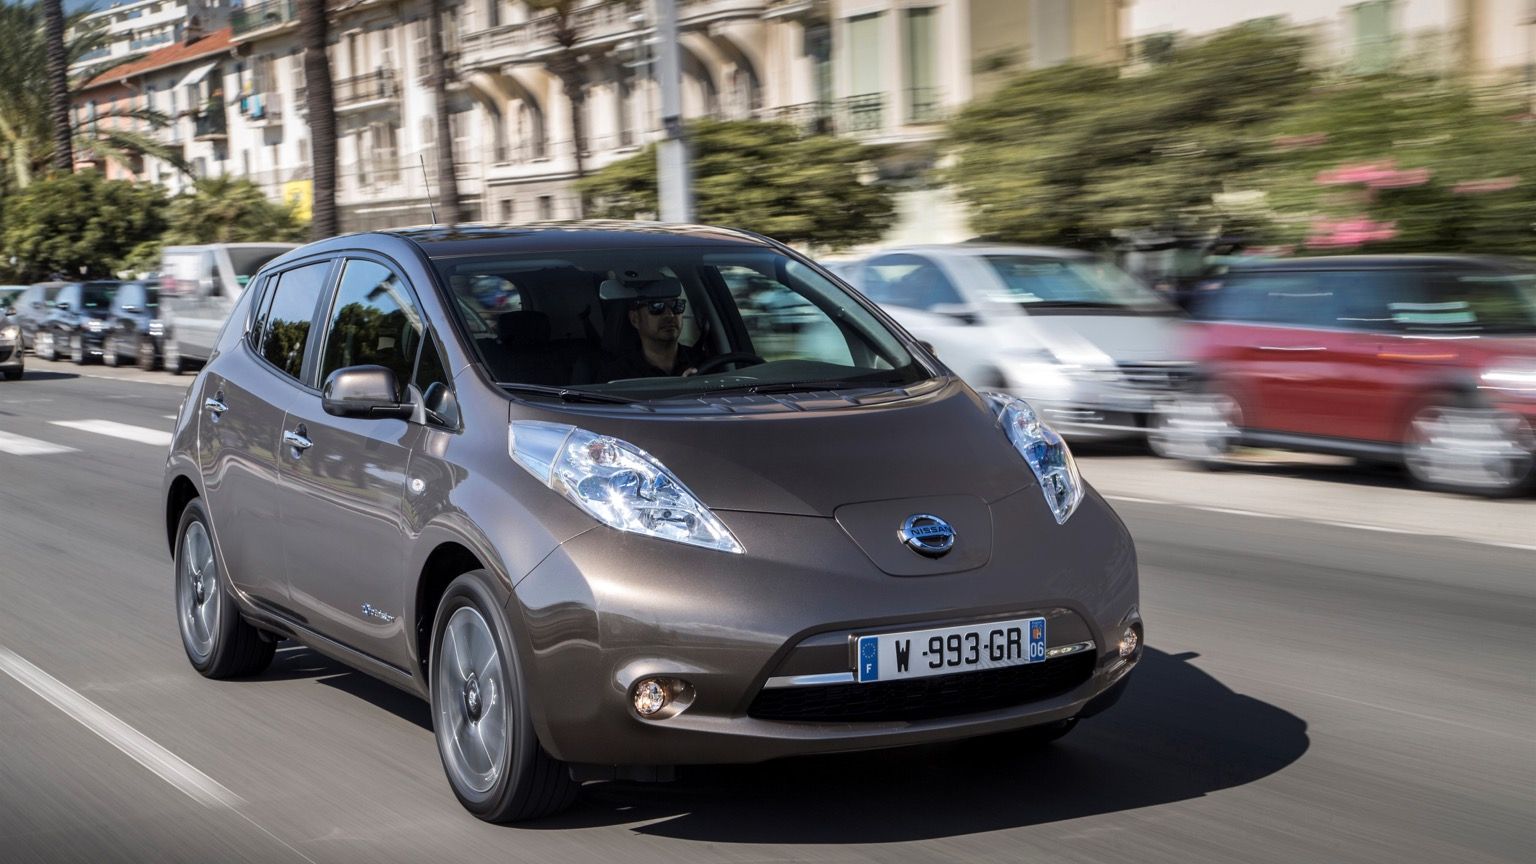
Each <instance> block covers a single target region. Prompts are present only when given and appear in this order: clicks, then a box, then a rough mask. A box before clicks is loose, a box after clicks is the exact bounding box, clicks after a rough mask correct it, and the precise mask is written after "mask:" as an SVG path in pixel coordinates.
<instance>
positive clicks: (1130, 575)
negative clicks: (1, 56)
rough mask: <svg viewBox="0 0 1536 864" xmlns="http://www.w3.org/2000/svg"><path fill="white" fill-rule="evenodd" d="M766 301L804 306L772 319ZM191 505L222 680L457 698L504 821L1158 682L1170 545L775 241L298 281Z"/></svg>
mask: <svg viewBox="0 0 1536 864" xmlns="http://www.w3.org/2000/svg"><path fill="white" fill-rule="evenodd" d="M763 281H768V282H772V283H773V286H774V287H775V290H777V291H782V292H787V293H790V294H793V295H794V296H795V297H796V298H799V300H801V301H803V302H797V303H793V304H777V305H774V306H771V307H768V308H766V309H765V308H764V307H763V306H761V305H745V306H744V305H741V304H739V303H738V302H737V301H738V295H740V296H742V297H751V296H757V294H760V293H761V292H762V290H763V289H764V286H763V285H762V284H760V283H761V282H763ZM487 283H494V285H493V287H494V290H490V289H489V288H488V287H487ZM733 284H734V285H735V286H737V287H736V288H734V289H733V288H732V285H733ZM791 308H792V309H793V310H794V314H795V316H796V320H797V323H798V325H799V326H796V327H794V328H781V327H775V326H771V323H772V322H768V324H767V325H765V326H756V325H754V326H748V322H747V321H746V320H745V319H746V318H747V317H748V316H751V315H773V314H778V312H779V311H783V310H785V309H791ZM806 308H809V309H814V310H815V311H816V314H817V315H819V316H820V318H819V319H818V321H816V322H814V323H808V322H805V321H803V320H800V319H801V318H803V317H804V315H805V310H806ZM776 310H777V311H776ZM760 336H761V337H762V338H760ZM768 336H771V337H772V338H771V339H770V338H767V337H768ZM164 489H165V497H164V501H165V511H164V518H165V522H164V525H165V531H166V540H167V543H168V545H169V547H170V550H171V553H172V557H173V560H174V574H175V603H176V609H177V620H178V622H179V627H180V633H181V639H182V644H183V646H184V648H185V649H186V653H187V657H188V658H189V660H190V661H191V663H192V665H193V666H194V667H195V668H196V669H197V670H198V671H200V672H201V673H203V674H204V675H207V676H210V677H215V678H222V677H231V676H239V675H248V674H252V673H255V672H257V671H260V670H261V669H263V668H264V667H265V666H266V665H267V664H268V663H269V662H270V661H271V659H272V656H273V646H274V644H275V643H276V642H277V641H279V640H282V639H294V640H297V641H299V642H301V643H303V644H305V645H308V646H310V647H311V648H312V649H314V650H315V651H318V652H320V653H323V654H325V655H328V656H330V657H332V658H334V659H336V660H338V661H340V662H342V663H345V664H348V665H350V666H353V667H356V668H357V669H360V670H363V671H364V672H367V673H369V674H371V675H374V676H377V677H379V678H381V679H383V680H385V681H387V682H389V683H391V684H394V685H395V686H397V687H400V688H402V689H404V690H406V691H408V692H410V693H414V694H416V695H418V696H420V697H422V698H424V699H427V700H430V702H431V705H432V718H433V726H434V731H435V734H436V739H437V745H438V750H439V753H440V755H441V757H442V762H443V765H444V768H445V772H446V775H447V778H448V783H449V786H450V788H451V789H452V790H453V792H454V794H455V795H456V796H457V797H458V799H459V800H460V801H461V802H462V803H463V805H464V806H465V807H466V808H467V809H468V810H469V811H470V812H472V813H474V814H475V815H476V816H478V817H480V818H482V819H487V820H492V821H509V820H514V819H528V818H533V817H536V816H540V815H543V814H547V813H551V812H554V811H555V810H558V809H560V808H562V807H564V806H566V805H567V804H569V803H570V802H571V801H572V800H573V798H574V796H575V794H576V791H577V783H578V782H579V781H581V780H585V779H595V778H616V777H623V778H632V779H653V780H654V779H665V778H666V777H668V776H669V773H670V771H671V770H672V767H673V766H676V765H680V764H689V763H718V762H754V761H761V760H766V759H773V758H776V757H782V756H791V755H797V754H815V753H831V752H842V751H849V750H865V749H874V748H885V747H897V746H902V745H908V744H921V743H926V742H936V741H949V740H954V739H959V738H966V737H972V736H978V735H988V734H996V733H1007V734H1008V736H1009V739H1008V741H1007V742H999V743H1000V746H1014V747H1021V746H1025V745H1031V744H1041V743H1044V742H1048V741H1050V740H1052V739H1054V738H1058V737H1060V736H1061V735H1064V734H1066V733H1067V732H1069V731H1071V729H1072V728H1073V726H1074V724H1075V723H1077V722H1078V720H1079V719H1081V718H1084V717H1089V716H1092V715H1093V714H1095V713H1097V712H1099V711H1102V710H1104V709H1105V708H1107V707H1108V706H1110V705H1111V704H1113V703H1114V702H1115V700H1116V699H1118V698H1119V696H1120V694H1121V693H1122V692H1123V690H1124V688H1125V685H1126V684H1127V682H1128V681H1129V678H1128V676H1129V674H1130V672H1131V670H1132V669H1133V668H1135V666H1136V664H1137V662H1138V660H1139V659H1140V657H1141V653H1142V647H1141V646H1142V637H1143V632H1142V621H1141V616H1140V613H1139V611H1138V605H1137V604H1138V582H1137V569H1136V550H1135V547H1134V546H1133V544H1132V542H1131V538H1130V535H1129V534H1128V533H1127V531H1126V529H1125V527H1124V525H1122V524H1121V522H1120V520H1119V519H1118V518H1117V517H1116V515H1115V513H1114V512H1113V511H1112V510H1111V509H1110V508H1109V506H1108V505H1107V504H1106V503H1105V502H1104V500H1103V499H1102V498H1101V497H1099V496H1098V495H1097V494H1096V493H1095V492H1094V491H1093V489H1092V488H1090V487H1089V486H1088V485H1087V484H1086V483H1085V482H1083V480H1082V478H1081V477H1080V476H1079V474H1078V471H1077V467H1076V464H1075V462H1074V461H1073V458H1072V454H1071V451H1070V450H1069V449H1068V448H1067V446H1066V444H1065V443H1063V441H1062V440H1061V438H1060V437H1059V436H1058V435H1057V434H1056V433H1055V432H1054V431H1053V430H1052V429H1051V428H1050V427H1049V426H1047V425H1045V424H1043V423H1041V422H1040V420H1039V418H1038V416H1037V415H1036V414H1035V413H1034V411H1033V410H1032V409H1031V408H1030V406H1029V405H1028V404H1026V403H1025V402H1023V401H1020V400H1018V399H1016V398H1013V397H1010V396H1008V395H1006V394H978V393H977V392H976V391H974V390H972V389H971V388H970V387H968V386H966V385H965V384H964V383H963V382H962V381H960V380H959V379H958V378H956V377H955V376H954V375H953V374H952V373H951V372H950V371H949V370H948V369H946V368H944V367H943V366H942V365H940V364H939V363H938V362H937V361H936V360H935V359H934V358H933V357H932V356H931V355H929V354H928V353H926V352H925V351H924V350H923V349H922V348H921V347H920V346H919V345H918V343H917V342H916V341H915V340H913V339H912V338H911V337H910V336H908V335H907V334H906V333H905V332H903V331H902V330H900V329H899V328H897V327H896V326H894V325H893V324H892V323H891V321H890V320H889V319H887V318H886V317H885V316H884V315H883V314H881V313H880V312H879V311H878V309H877V308H876V307H874V306H873V305H871V304H869V303H868V302H867V301H865V300H864V299H862V298H860V297H858V296H857V295H856V294H855V293H853V292H850V291H848V290H847V289H846V288H844V287H843V286H842V285H841V283H839V282H837V281H836V280H834V279H831V278H829V277H828V276H827V275H826V274H825V272H824V271H822V270H820V269H819V268H817V267H816V265H814V264H812V263H811V262H809V261H807V260H806V259H804V258H802V257H800V256H798V255H797V254H796V253H794V252H793V251H791V250H790V249H788V248H787V247H784V246H782V245H779V244H777V243H774V242H772V241H769V240H767V239H765V238H761V237H757V236H755V235H749V234H744V233H740V232H732V231H725V230H717V229H710V228H700V227H669V228H661V227H658V226H654V225H639V226H626V225H620V224H610V223H602V224H593V225H573V226H570V227H568V228H544V229H519V230H510V229H469V228H454V229H446V228H443V229H424V230H417V231H409V232H394V233H387V234H364V235H356V236H350V237H341V238H336V239H332V240H327V241H323V242H321V243H317V244H313V245H310V246H306V247H304V248H301V249H298V250H296V251H294V252H291V253H289V254H287V255H284V256H282V257H281V258H278V259H277V260H275V261H273V262H271V263H270V264H269V265H267V266H266V267H265V268H263V269H262V271H261V272H260V273H259V274H258V275H257V277H256V278H255V280H254V281H253V282H252V285H251V288H250V290H248V291H246V292H245V294H244V296H243V297H242V299H241V301H240V303H239V304H238V305H237V306H236V307H235V309H234V311H233V314H232V315H231V317H230V319H229V321H228V323H227V324H226V325H225V327H224V329H223V332H222V334H221V335H220V336H219V339H218V344H217V346H216V348H215V350H214V352H213V355H212V357H211V359H210V361H209V363H208V364H207V366H206V367H205V368H204V369H203V370H202V371H201V372H200V373H199V375H198V377H197V379H196V380H195V381H194V382H193V383H192V387H191V389H190V391H189V395H188V399H187V401H186V403H185V405H184V407H183V408H182V410H181V413H180V416H179V417H178V418H177V420H176V427H175V434H174V441H173V443H172V445H171V449H170V453H169V455H168V458H167V460H166V471H165V487H164Z"/></svg>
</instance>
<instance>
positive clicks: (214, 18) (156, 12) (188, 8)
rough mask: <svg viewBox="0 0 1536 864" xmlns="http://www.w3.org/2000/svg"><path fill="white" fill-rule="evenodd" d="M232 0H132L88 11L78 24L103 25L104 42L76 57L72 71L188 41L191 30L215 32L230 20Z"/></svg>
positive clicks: (112, 62)
mask: <svg viewBox="0 0 1536 864" xmlns="http://www.w3.org/2000/svg"><path fill="white" fill-rule="evenodd" d="M229 2H230V0H130V2H118V3H113V4H112V5H111V6H109V7H108V8H106V9H102V10H100V11H97V12H92V13H90V14H88V15H85V16H83V17H82V19H81V22H80V25H79V26H81V27H99V28H101V29H102V31H103V33H104V36H105V44H103V45H102V46H101V47H99V48H97V49H95V50H94V51H91V52H89V53H87V54H85V55H84V56H82V57H81V58H80V59H79V60H77V61H75V63H74V64H72V66H71V67H70V71H71V72H73V73H82V72H85V71H86V70H88V69H90V68H92V67H95V66H107V65H112V64H117V63H123V62H126V61H129V60H132V59H134V58H137V57H141V56H144V55H146V54H149V53H150V52H152V51H156V50H158V49H160V48H164V47H167V46H169V45H171V44H173V43H176V42H182V41H185V40H186V39H187V38H188V35H189V34H191V35H192V36H194V37H195V36H197V35H200V34H202V33H212V32H214V31H215V30H218V29H220V28H222V27H223V26H224V25H225V24H227V23H229Z"/></svg>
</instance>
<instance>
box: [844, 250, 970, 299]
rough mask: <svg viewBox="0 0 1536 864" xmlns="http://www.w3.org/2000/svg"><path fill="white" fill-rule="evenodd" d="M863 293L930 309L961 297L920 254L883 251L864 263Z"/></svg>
mask: <svg viewBox="0 0 1536 864" xmlns="http://www.w3.org/2000/svg"><path fill="white" fill-rule="evenodd" d="M863 288H864V294H865V296H867V297H869V299H871V300H873V301H875V302H876V303H880V304H882V305H889V306H903V307H906V308H908V309H932V308H933V307H935V306H939V305H942V304H960V303H964V302H965V301H964V300H963V299H962V298H961V297H960V292H959V291H958V290H956V289H955V286H954V283H952V282H950V281H949V277H947V276H945V275H944V271H943V270H940V269H939V265H937V264H935V263H934V262H933V261H932V260H930V259H928V258H925V257H923V256H921V255H905V254H903V255H885V256H882V257H879V258H875V259H873V260H872V261H870V262H869V263H868V264H866V265H865V266H864V286H863Z"/></svg>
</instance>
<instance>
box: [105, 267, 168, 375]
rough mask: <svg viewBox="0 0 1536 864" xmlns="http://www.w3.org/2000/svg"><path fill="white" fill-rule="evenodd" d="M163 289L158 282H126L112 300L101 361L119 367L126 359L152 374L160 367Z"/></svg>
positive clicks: (162, 330)
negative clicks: (153, 370)
mask: <svg viewBox="0 0 1536 864" xmlns="http://www.w3.org/2000/svg"><path fill="white" fill-rule="evenodd" d="M163 333H164V328H163V327H162V325H161V321H160V288H159V285H158V284H157V283H155V282H147V281H138V282H124V283H123V284H122V286H121V287H119V288H118V289H117V294H116V296H114V297H113V298H112V310H111V313H110V314H109V315H108V317H107V329H106V333H105V334H104V335H103V337H102V342H101V359H102V362H104V363H106V364H107V365H108V366H116V365H117V364H119V363H121V362H122V361H123V359H124V358H127V359H128V361H129V362H131V363H137V364H138V366H139V368H140V369H144V370H152V369H154V368H155V367H156V366H158V365H159V363H160V338H161V336H162V335H163Z"/></svg>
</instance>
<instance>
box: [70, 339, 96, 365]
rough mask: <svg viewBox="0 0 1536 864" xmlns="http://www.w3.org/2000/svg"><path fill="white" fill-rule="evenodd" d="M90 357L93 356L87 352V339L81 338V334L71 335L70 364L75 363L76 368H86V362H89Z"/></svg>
mask: <svg viewBox="0 0 1536 864" xmlns="http://www.w3.org/2000/svg"><path fill="white" fill-rule="evenodd" d="M90 356H91V355H90V354H89V353H87V352H86V350H85V337H84V336H81V335H80V334H79V333H71V334H70V335H69V359H70V362H72V363H74V364H75V365H76V366H84V365H85V361H86V360H89V359H90Z"/></svg>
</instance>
